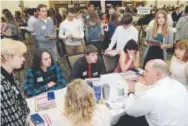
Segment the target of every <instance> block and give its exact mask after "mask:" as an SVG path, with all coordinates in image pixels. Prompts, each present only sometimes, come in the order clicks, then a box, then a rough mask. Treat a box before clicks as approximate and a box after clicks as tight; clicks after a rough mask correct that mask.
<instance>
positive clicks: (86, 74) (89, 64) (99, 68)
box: [70, 45, 106, 80]
mask: <svg viewBox="0 0 188 126" xmlns="http://www.w3.org/2000/svg"><path fill="white" fill-rule="evenodd" d="M97 51H98V50H97V48H96V47H95V46H93V45H88V46H86V48H85V49H84V56H83V57H81V58H79V59H78V60H77V61H76V63H75V64H74V66H73V69H72V71H71V74H70V80H73V79H77V78H82V79H85V78H93V77H99V76H100V75H101V74H104V73H105V71H106V70H105V66H104V63H103V61H102V59H101V58H100V57H98V56H97Z"/></svg>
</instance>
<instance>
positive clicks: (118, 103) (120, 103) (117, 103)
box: [106, 96, 126, 109]
mask: <svg viewBox="0 0 188 126" xmlns="http://www.w3.org/2000/svg"><path fill="white" fill-rule="evenodd" d="M106 105H107V106H108V107H109V108H111V109H118V108H124V107H125V105H126V96H123V97H121V98H118V99H116V100H114V101H112V100H109V101H107V102H106Z"/></svg>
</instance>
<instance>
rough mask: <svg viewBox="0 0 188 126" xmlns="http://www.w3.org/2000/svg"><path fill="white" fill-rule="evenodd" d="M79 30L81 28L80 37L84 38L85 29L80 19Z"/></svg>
mask: <svg viewBox="0 0 188 126" xmlns="http://www.w3.org/2000/svg"><path fill="white" fill-rule="evenodd" d="M79 30H80V38H82V39H83V38H84V29H83V26H82V22H81V21H79Z"/></svg>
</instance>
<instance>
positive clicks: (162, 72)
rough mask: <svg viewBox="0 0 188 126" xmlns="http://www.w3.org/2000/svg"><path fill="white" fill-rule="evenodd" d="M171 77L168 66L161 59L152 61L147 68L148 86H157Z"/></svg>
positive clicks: (146, 78) (145, 75)
mask: <svg viewBox="0 0 188 126" xmlns="http://www.w3.org/2000/svg"><path fill="white" fill-rule="evenodd" d="M168 75H169V67H168V65H167V64H166V63H165V62H164V61H163V60H161V59H155V60H150V61H148V62H147V64H146V66H145V72H144V79H145V80H146V82H147V84H150V85H152V84H155V83H156V82H158V81H159V80H161V79H163V78H165V77H167V76H168Z"/></svg>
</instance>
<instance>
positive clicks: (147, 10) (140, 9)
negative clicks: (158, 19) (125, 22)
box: [137, 7, 151, 14]
mask: <svg viewBox="0 0 188 126" xmlns="http://www.w3.org/2000/svg"><path fill="white" fill-rule="evenodd" d="M150 11H151V7H137V14H150Z"/></svg>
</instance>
